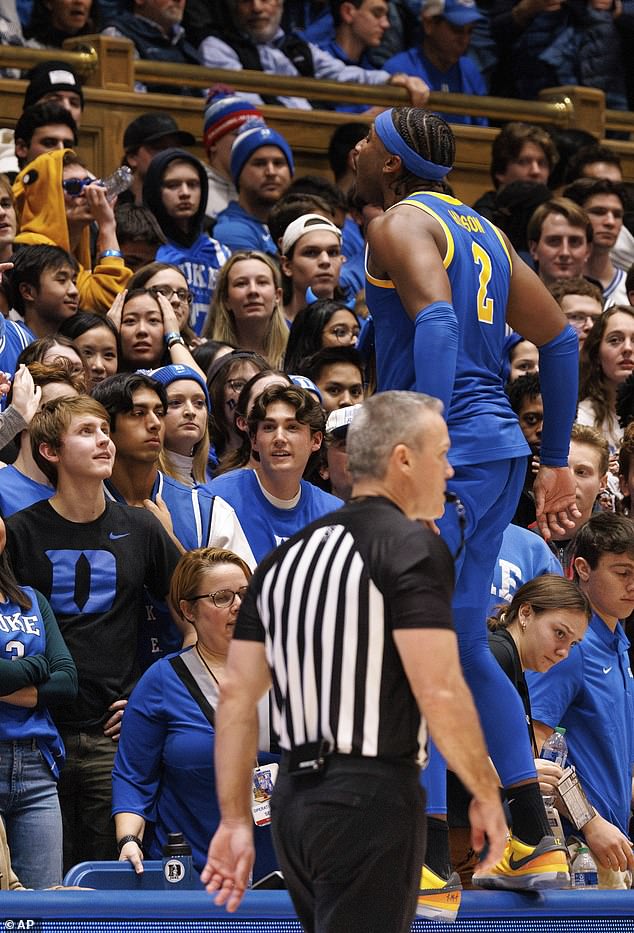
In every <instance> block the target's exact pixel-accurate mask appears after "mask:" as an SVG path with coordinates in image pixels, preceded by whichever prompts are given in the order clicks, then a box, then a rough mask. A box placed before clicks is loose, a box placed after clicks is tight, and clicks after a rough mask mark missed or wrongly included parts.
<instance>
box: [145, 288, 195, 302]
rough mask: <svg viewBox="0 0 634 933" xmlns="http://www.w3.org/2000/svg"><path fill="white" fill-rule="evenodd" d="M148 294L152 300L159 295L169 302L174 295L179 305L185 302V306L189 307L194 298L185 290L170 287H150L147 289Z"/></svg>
mask: <svg viewBox="0 0 634 933" xmlns="http://www.w3.org/2000/svg"><path fill="white" fill-rule="evenodd" d="M148 292H149V293H150V295H151V296H152V298H158V296H159V295H163V297H164V298H167V300H168V301H171V299H172V295H176V297H177V298H178V300H179V301H180V303H181V304H182V303H183V302H184V301H186V302H187V304H188V305H190V304H191V303H192V301H193V300H194V296H193V295H192V293H191V292H190V291H188V290H187V289H186V288H172V286H171V285H151V286H150V287H149V288H148Z"/></svg>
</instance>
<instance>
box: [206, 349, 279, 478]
mask: <svg viewBox="0 0 634 933" xmlns="http://www.w3.org/2000/svg"><path fill="white" fill-rule="evenodd" d="M270 368H271V367H270V366H269V364H268V362H267V361H266V360H265V359H263V357H261V356H259V355H258V354H257V353H251V352H249V351H248V350H232V351H231V353H226V354H225V355H224V356H221V357H220V358H219V359H217V360H216V361H215V362H214V363H212V365H211V366H210V368H209V373H208V374H207V387H208V389H209V397H210V399H211V415H210V417H209V431H210V435H211V443H212V458H211V460H212V465H213V466H214V467H215V466H217V464H218V462H219V461H220V460H221V459H222V458H223V457H224V456H225V455H226V454H227V453H228V452H229V451H231V450H234V449H236V448H238V447H240V445H241V443H242V437H241V436H240V433H239V432H238V430H237V429H236V421H235V415H236V408H237V405H238V399H239V397H240V393H241V392H242V390H243V389H244V387H245V385H246V384H247V382H248V381H249V379H251V378H252V377H253V376H255V374H256V373H260V372H262V371H263V370H265V369H266V370H269V369H270Z"/></svg>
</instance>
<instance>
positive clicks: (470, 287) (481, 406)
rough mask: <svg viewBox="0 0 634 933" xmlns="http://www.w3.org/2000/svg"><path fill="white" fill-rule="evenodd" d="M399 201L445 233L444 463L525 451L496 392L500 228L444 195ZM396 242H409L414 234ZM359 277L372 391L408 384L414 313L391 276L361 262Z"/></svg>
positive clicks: (503, 260)
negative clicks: (453, 327) (449, 366)
mask: <svg viewBox="0 0 634 933" xmlns="http://www.w3.org/2000/svg"><path fill="white" fill-rule="evenodd" d="M399 204H410V205H413V206H415V207H416V208H418V209H419V210H422V211H424V212H425V213H426V214H428V215H429V216H431V217H433V218H435V220H437V221H438V223H439V224H440V226H441V227H442V229H443V231H444V233H445V237H446V240H447V249H446V253H445V256H444V258H443V265H444V267H445V270H446V272H447V276H448V277H449V282H450V284H451V291H452V303H453V307H454V311H455V313H456V317H457V319H458V326H459V344H458V356H457V362H456V377H455V382H454V386H453V393H452V397H451V403H450V405H449V410H448V412H446V413H445V414H446V418H447V426H448V428H449V434H450V437H451V444H452V446H451V451H450V453H449V459H450V461H451V463H453V464H454V465H458V464H466V463H482V462H486V461H489V460H505V459H507V458H511V457H519V456H524V455H527V454H529V453H530V450H529V448H528V445H527V444H526V441H525V440H524V436H523V434H522V432H521V429H520V427H519V423H518V421H517V417H516V415H515V414H514V412H513V410H512V408H511V406H510V404H509V401H508V398H507V396H506V393H505V392H504V381H503V362H504V361H503V345H504V338H505V336H506V305H507V300H508V295H509V288H510V280H511V271H512V266H511V257H510V255H509V252H508V249H507V247H506V243H505V242H504V239H503V237H502V235H501V234H500V232H499V230H498V229H497V228H496V227H495V226H494V225H493V224H492V223H490V222H489V221H488V220H486V219H485V218H484V217H481V216H480V214H478V213H477V211H474V210H473V208H470V207H468V206H467V205H465V204H463V203H462V202H461V201H458V200H457V199H456V198H453V197H450V196H449V195H445V194H439V193H437V192H431V191H419V192H416V193H414V194H411V195H409V196H408V197H407V198H405V199H404V200H402V201H400V202H399ZM394 207H398V205H394ZM403 248H404V249H410V250H415V249H416V242H415V240H413V241H412V242H409V243H406V244H403ZM424 272H425V270H424V268H423V269H421V274H422V275H424ZM366 280H367V281H366V299H367V303H368V307H369V309H370V311H371V313H372V318H373V321H374V327H375V333H376V357H377V381H378V391H379V392H384V391H386V390H388V389H415V387H416V377H415V368H414V328H415V324H414V321H413V320H412V319H411V318H410V317H409V315H408V314H407V312H406V310H405V308H404V307H403V304H402V303H401V300H400V298H399V295H398V293H397V291H396V288H395V287H394V284H393V283H392V282H391V281H389V280H383V279H377V278H374V277H373V276H371V275H370V274H369V272H368V271H367V264H366ZM420 310H423V309H422V308H421V309H420Z"/></svg>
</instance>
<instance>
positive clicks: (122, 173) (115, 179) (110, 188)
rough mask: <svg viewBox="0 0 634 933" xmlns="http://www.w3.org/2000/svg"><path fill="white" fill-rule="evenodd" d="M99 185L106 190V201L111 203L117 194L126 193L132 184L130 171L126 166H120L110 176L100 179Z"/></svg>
mask: <svg viewBox="0 0 634 933" xmlns="http://www.w3.org/2000/svg"><path fill="white" fill-rule="evenodd" d="M99 184H100V185H101V186H102V187H104V188H105V189H106V197H107V198H108V200H109V201H112V200H114V198H116V197H117V195H118V194H123V192H124V191H127V190H128V188H129V187H130V185H131V184H132V169H131V168H130V167H129V166H127V165H120V166H119V168H118V169H117V170H116V171H114V172H113V173H112V175H108V176H107V177H106V178H101V179H100V180H99Z"/></svg>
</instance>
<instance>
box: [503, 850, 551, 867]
mask: <svg viewBox="0 0 634 933" xmlns="http://www.w3.org/2000/svg"><path fill="white" fill-rule="evenodd" d="M549 851H551V850H549V849H545V850H544V852H549ZM552 851H553V852H555V851H557V846H553V847H552ZM539 854H540V855H542V854H543V853H542V852H540V853H539ZM534 858H535V853H534V852H531V853H530V855H525V856H524V858H518V859H516V858H514V857H513V855H511V857H510V858H509V865H510V867H511V868H512V870H513V871H516V870H517V869H518V868H521V867H522V866H523V865H526V863H527V862H530V861H531V860H532V859H534Z"/></svg>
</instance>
